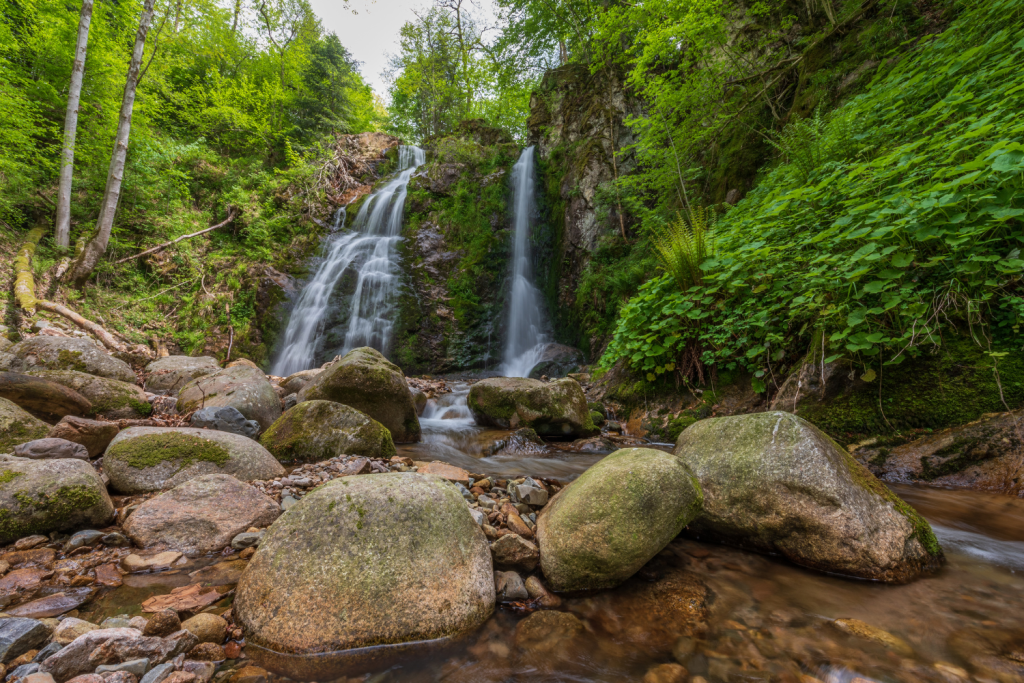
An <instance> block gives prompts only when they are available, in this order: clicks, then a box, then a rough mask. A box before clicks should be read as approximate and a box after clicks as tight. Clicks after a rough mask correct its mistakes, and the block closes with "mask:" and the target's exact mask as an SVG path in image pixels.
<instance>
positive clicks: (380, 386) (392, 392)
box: [299, 347, 420, 443]
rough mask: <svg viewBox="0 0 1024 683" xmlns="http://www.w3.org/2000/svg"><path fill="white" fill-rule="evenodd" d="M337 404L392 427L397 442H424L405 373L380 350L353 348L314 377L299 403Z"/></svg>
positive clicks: (302, 393) (389, 428)
mask: <svg viewBox="0 0 1024 683" xmlns="http://www.w3.org/2000/svg"><path fill="white" fill-rule="evenodd" d="M313 400H322V401H334V402H336V403H344V404H345V405H347V406H352V407H353V408H355V409H356V410H358V411H361V412H363V413H366V414H367V415H369V416H370V417H372V418H373V419H374V420H377V422H380V423H381V424H382V425H384V426H385V427H387V428H388V430H389V431H390V432H391V438H392V439H393V440H394V442H395V443H410V442H414V441H419V440H420V420H419V417H417V415H416V406H415V405H414V403H413V399H412V394H411V393H409V384H408V383H407V382H406V381H405V375H404V374H403V373H402V370H401V369H400V368H399V367H398V366H397V365H395V364H394V363H392V362H390V361H389V360H388V359H387V358H385V357H384V356H383V355H381V353H380V352H379V351H377V350H376V349H371V348H369V347H363V348H360V349H353V350H352V351H349V352H348V353H347V354H345V356H344V357H343V358H342V359H341V360H339V361H337V362H336V363H334V364H332V365H330V366H329V367H328V368H327V369H326V370H323V371H322V372H321V373H320V374H318V375H317V376H316V377H314V378H313V380H312V381H311V382H310V383H309V384H307V385H306V386H305V387H304V388H303V389H302V391H300V392H299V401H313Z"/></svg>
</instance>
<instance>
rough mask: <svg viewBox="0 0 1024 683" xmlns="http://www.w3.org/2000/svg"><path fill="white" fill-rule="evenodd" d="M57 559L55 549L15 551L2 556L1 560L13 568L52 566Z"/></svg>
mask: <svg viewBox="0 0 1024 683" xmlns="http://www.w3.org/2000/svg"><path fill="white" fill-rule="evenodd" d="M56 558H57V551H56V550H54V549H53V548H32V549H30V550H14V551H11V552H9V553H4V554H3V555H0V559H2V560H3V561H4V562H6V563H7V564H9V565H10V566H12V567H22V566H34V565H45V564H50V563H51V562H53V561H54V560H55V559H56Z"/></svg>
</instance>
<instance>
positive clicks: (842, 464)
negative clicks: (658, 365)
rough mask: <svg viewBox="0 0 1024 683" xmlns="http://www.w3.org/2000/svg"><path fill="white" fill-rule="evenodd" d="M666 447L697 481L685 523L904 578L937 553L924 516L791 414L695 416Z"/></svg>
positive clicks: (839, 566) (837, 570) (804, 560)
mask: <svg viewBox="0 0 1024 683" xmlns="http://www.w3.org/2000/svg"><path fill="white" fill-rule="evenodd" d="M675 454H676V455H677V456H678V457H679V458H680V459H681V460H682V461H683V462H685V463H686V464H687V465H688V466H689V467H690V469H691V470H693V472H694V474H695V475H696V476H697V478H698V480H699V481H700V484H701V487H702V488H703V490H704V510H703V512H702V513H701V515H700V516H699V517H698V518H697V520H695V521H694V524H693V525H692V528H693V530H694V531H695V532H696V533H697V534H699V535H700V537H701V538H709V539H717V540H719V541H722V542H724V543H728V544H730V545H736V546H739V547H742V548H747V549H750V550H756V551H760V552H766V553H771V554H779V555H783V556H785V557H787V558H789V559H790V560H791V561H793V562H794V563H796V564H799V565H803V566H805V567H810V568H812V569H819V570H822V571H826V572H829V573H832V574H844V575H846V576H856V577H860V578H864V579H874V580H877V581H887V582H892V583H903V582H906V581H909V580H911V579H913V578H915V577H916V576H918V575H920V574H921V573H922V572H924V571H929V570H932V569H935V568H937V567H938V566H939V565H941V563H942V561H943V555H942V549H941V548H940V547H939V544H938V541H936V539H935V535H934V534H933V533H932V530H931V527H930V526H929V525H928V522H926V521H925V520H924V518H923V517H921V515H919V514H918V513H917V511H915V510H914V509H913V508H912V507H910V506H909V505H908V504H906V503H905V502H903V501H902V500H901V499H900V498H899V497H898V496H897V495H896V494H894V493H893V492H892V491H890V490H889V489H888V488H887V487H886V486H885V485H884V484H882V483H881V482H880V481H878V480H877V479H875V477H874V476H873V475H872V474H871V472H869V471H868V470H867V468H865V467H864V466H863V465H861V464H860V463H858V462H857V461H856V460H854V458H853V456H851V455H850V454H849V453H847V451H846V450H845V449H843V448H841V447H840V446H838V445H837V444H836V443H835V442H834V441H832V439H830V438H829V437H828V436H826V435H825V434H824V433H823V432H822V431H821V430H819V429H818V428H817V427H815V426H814V425H812V424H811V423H809V422H807V421H806V420H803V419H801V418H799V417H797V416H796V415H793V414H792V413H783V412H769V413H753V414H750V415H736V416H732V417H719V418H710V419H706V420H700V421H698V422H696V423H694V424H692V425H690V426H689V427H687V428H686V429H685V430H684V431H683V433H682V434H680V435H679V439H678V441H677V442H676V449H675Z"/></svg>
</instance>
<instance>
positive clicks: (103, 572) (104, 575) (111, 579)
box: [95, 564, 124, 588]
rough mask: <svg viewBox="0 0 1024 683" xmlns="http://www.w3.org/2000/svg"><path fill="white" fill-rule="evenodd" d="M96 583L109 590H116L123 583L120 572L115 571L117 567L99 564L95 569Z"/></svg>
mask: <svg viewBox="0 0 1024 683" xmlns="http://www.w3.org/2000/svg"><path fill="white" fill-rule="evenodd" d="M95 571H96V583H98V584H100V585H101V586H108V587H110V588H117V587H118V586H120V585H121V584H122V583H124V581H123V579H122V578H121V572H119V571H117V565H115V564H101V565H100V566H98V567H96V570H95Z"/></svg>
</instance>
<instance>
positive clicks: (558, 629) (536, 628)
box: [515, 610, 584, 654]
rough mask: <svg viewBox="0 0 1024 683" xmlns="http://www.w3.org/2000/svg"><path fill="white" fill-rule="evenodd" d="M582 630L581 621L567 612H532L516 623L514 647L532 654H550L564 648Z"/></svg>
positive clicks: (580, 633)
mask: <svg viewBox="0 0 1024 683" xmlns="http://www.w3.org/2000/svg"><path fill="white" fill-rule="evenodd" d="M583 630H584V627H583V622H582V621H580V620H579V619H578V618H576V617H575V616H573V615H572V614H569V613H568V612H555V611H552V610H542V611H540V612H534V613H533V614H531V615H530V616H528V617H526V618H525V619H523V620H522V621H520V622H519V623H518V624H517V625H516V636H515V641H516V647H517V648H519V649H520V650H526V651H529V652H531V653H534V654H551V653H554V652H556V651H558V650H564V649H566V648H567V647H568V644H569V643H570V642H571V641H572V640H573V639H574V638H576V637H578V636H580V635H582V634H583Z"/></svg>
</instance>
